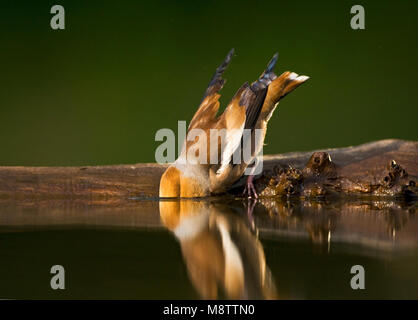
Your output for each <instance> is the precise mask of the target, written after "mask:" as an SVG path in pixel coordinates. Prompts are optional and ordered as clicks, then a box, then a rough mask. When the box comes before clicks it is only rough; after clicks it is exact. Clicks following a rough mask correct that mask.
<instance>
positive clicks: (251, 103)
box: [241, 53, 279, 129]
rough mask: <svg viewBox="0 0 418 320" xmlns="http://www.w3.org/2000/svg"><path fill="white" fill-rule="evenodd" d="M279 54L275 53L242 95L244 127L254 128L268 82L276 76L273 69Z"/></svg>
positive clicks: (265, 94)
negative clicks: (244, 110)
mask: <svg viewBox="0 0 418 320" xmlns="http://www.w3.org/2000/svg"><path fill="white" fill-rule="evenodd" d="M278 57H279V55H278V54H277V53H276V54H275V55H274V56H273V58H272V59H271V60H270V62H269V63H268V65H267V68H266V69H265V70H264V72H263V73H262V74H261V76H260V77H259V78H258V79H257V80H256V81H254V82H253V83H252V84H251V86H250V90H247V92H245V94H244V95H243V96H242V99H241V104H242V105H244V106H245V107H246V116H247V118H246V121H245V129H254V127H255V124H256V123H257V120H258V118H259V116H260V112H261V109H262V107H263V104H264V101H265V99H266V96H267V91H268V87H269V85H270V83H271V82H272V81H273V80H274V79H275V78H277V76H276V75H275V74H274V72H273V69H274V67H275V65H276V62H277V59H278Z"/></svg>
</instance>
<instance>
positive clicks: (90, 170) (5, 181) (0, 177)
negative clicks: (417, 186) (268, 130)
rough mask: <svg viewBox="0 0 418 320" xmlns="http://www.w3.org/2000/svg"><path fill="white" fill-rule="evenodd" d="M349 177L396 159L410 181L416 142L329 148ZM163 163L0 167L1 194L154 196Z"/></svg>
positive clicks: (377, 170) (303, 155)
mask: <svg viewBox="0 0 418 320" xmlns="http://www.w3.org/2000/svg"><path fill="white" fill-rule="evenodd" d="M323 151H326V152H328V153H329V154H330V155H331V157H332V159H333V161H334V162H335V163H336V164H337V165H338V166H339V173H340V174H341V175H343V176H344V177H345V178H347V179H351V180H352V181H355V180H364V179H365V178H370V179H380V176H382V177H383V175H384V174H385V172H386V170H387V166H388V163H390V161H391V160H395V161H396V162H397V163H399V164H400V165H401V166H402V168H404V169H405V170H406V171H407V172H408V176H409V177H410V178H411V179H412V180H414V179H415V180H416V178H417V176H418V142H416V141H415V142H412V141H402V140H381V141H376V142H371V143H367V144H363V145H360V146H356V147H349V148H340V149H328V150H323ZM311 155H312V152H292V153H287V154H283V155H274V156H265V157H264V169H265V170H271V169H272V168H273V167H275V166H277V165H282V166H283V165H289V164H291V165H292V166H293V167H295V168H299V169H302V168H304V167H305V165H306V163H307V162H308V160H309V158H310V157H311ZM166 167H167V166H166V165H158V164H134V165H114V166H88V167H0V197H14V198H28V197H49V198H51V197H65V198H89V199H97V198H103V197H105V198H108V197H122V198H129V197H148V198H151V197H158V186H159V180H160V177H161V174H162V173H163V172H164V170H165V168H166Z"/></svg>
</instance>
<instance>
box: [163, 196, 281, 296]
mask: <svg viewBox="0 0 418 320" xmlns="http://www.w3.org/2000/svg"><path fill="white" fill-rule="evenodd" d="M232 211H233V210H232V208H231V207H228V206H226V205H221V204H214V203H208V202H202V201H186V200H184V201H174V200H173V201H162V202H160V216H161V221H162V222H163V223H164V225H165V226H166V227H167V228H168V229H170V230H171V231H172V232H173V233H174V234H175V236H176V237H177V239H178V240H179V242H180V245H181V250H182V253H183V258H184V261H185V264H186V266H187V270H188V273H189V277H190V280H191V282H192V283H193V285H194V287H195V288H196V290H197V291H198V292H199V294H200V295H201V297H202V298H205V299H216V298H220V297H221V298H222V297H223V296H224V297H225V298H228V299H275V298H277V293H276V288H275V285H274V281H273V279H272V276H271V273H270V270H269V269H268V267H267V265H266V259H265V256H264V251H263V247H262V245H261V243H260V241H259V240H258V239H257V238H256V237H255V236H254V235H253V234H252V233H251V231H250V230H249V228H248V227H247V225H246V223H245V222H244V221H243V218H241V217H240V216H239V215H238V214H237V213H234V212H232Z"/></svg>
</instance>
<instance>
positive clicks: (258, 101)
mask: <svg viewBox="0 0 418 320" xmlns="http://www.w3.org/2000/svg"><path fill="white" fill-rule="evenodd" d="M277 58H278V54H277V53H276V54H275V55H274V56H273V58H272V59H271V60H270V62H269V63H268V65H267V68H266V69H265V70H264V72H263V73H262V74H261V76H260V77H259V78H258V79H257V80H256V81H254V82H253V83H252V84H251V85H248V84H244V85H243V86H242V87H241V88H240V90H238V92H237V94H236V95H235V97H234V98H233V99H232V101H231V103H230V105H229V106H228V108H227V109H226V110H225V112H224V113H223V114H222V116H221V117H220V121H219V123H220V124H221V125H223V127H225V128H226V129H227V132H226V139H225V140H226V144H225V145H223V148H222V154H221V167H220V168H219V169H218V170H217V174H221V173H222V172H223V171H224V170H225V169H226V168H227V167H228V166H229V164H230V163H231V160H232V159H233V156H234V153H236V152H240V151H241V147H242V146H243V142H242V140H243V138H244V136H243V132H244V129H250V130H251V129H254V127H255V124H256V123H257V120H258V118H259V116H260V112H261V109H262V107H263V104H264V100H265V98H266V96H267V91H268V86H269V85H270V83H271V82H272V81H273V80H274V79H275V78H276V75H275V74H274V72H273V68H274V66H275V65H276V62H277ZM243 113H244V115H243ZM222 120H224V121H222ZM241 158H242V157H241ZM241 161H242V159H241Z"/></svg>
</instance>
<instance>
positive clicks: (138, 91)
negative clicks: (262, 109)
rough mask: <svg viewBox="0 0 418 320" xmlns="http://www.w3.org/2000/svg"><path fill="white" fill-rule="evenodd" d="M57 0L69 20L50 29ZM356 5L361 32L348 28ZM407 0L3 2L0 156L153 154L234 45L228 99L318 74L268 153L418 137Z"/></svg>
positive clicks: (273, 136) (17, 159)
mask: <svg viewBox="0 0 418 320" xmlns="http://www.w3.org/2000/svg"><path fill="white" fill-rule="evenodd" d="M54 4H61V5H63V6H64V8H65V11H66V29H65V30H58V31H56V30H52V29H51V28H50V19H51V17H52V15H51V14H50V8H51V7H52V5H54ZM354 4H362V5H363V6H364V8H365V12H366V29H365V30H352V29H351V27H350V19H351V16H352V15H351V14H350V8H351V6H352V5H354ZM417 9H418V3H417V2H412V1H396V2H394V1H375V2H365V1H361V2H358V3H357V2H356V3H354V2H353V1H321V2H314V1H278V0H275V1H263V2H262V3H257V2H255V1H247V0H240V1H234V2H232V1H228V2H226V1H148V2H146V3H145V2H139V1H117V2H116V1H112V2H104V1H59V2H56V1H9V2H7V3H6V2H2V3H1V4H0V40H1V41H0V61H1V63H0V65H1V67H0V165H96V164H116V163H136V162H153V161H154V152H155V149H156V147H157V146H158V145H159V144H160V142H156V141H155V140H154V136H155V133H156V131H157V130H158V129H160V128H171V129H173V130H177V120H187V121H189V120H190V119H191V117H192V115H193V113H194V111H195V110H196V109H197V106H198V103H199V102H200V100H201V97H202V94H203V92H204V90H205V88H206V86H207V84H208V82H209V80H210V77H211V76H212V74H213V72H214V70H215V68H216V67H217V65H218V64H219V63H220V62H221V61H222V59H223V58H224V56H225V55H226V53H227V52H228V51H229V50H230V48H232V47H234V48H235V49H236V56H235V57H234V59H233V61H232V64H231V66H230V68H229V69H228V70H227V72H226V78H227V79H228V82H227V84H226V86H225V88H224V89H223V91H222V93H223V97H222V99H221V102H222V103H223V104H225V103H227V102H228V100H229V99H230V98H231V97H232V95H233V94H234V92H235V90H237V89H238V87H239V86H240V85H241V84H242V83H243V82H245V81H247V80H248V81H252V80H254V79H255V78H256V77H257V76H258V75H259V74H260V73H261V71H262V70H263V69H264V67H265V65H266V63H267V62H268V60H269V59H270V57H271V56H272V55H273V54H274V52H276V51H278V52H279V54H280V58H279V62H278V66H277V68H276V73H280V72H282V71H285V70H291V71H295V72H297V73H300V74H305V75H309V76H310V77H311V80H310V81H309V82H308V83H307V84H306V85H304V86H302V87H301V88H298V89H297V90H296V91H295V92H294V93H292V94H291V95H289V96H288V97H286V99H284V100H283V102H282V103H281V105H280V109H279V110H278V112H276V113H275V115H274V116H273V118H272V120H271V122H270V126H269V131H268V134H267V138H266V143H267V146H266V147H265V149H264V152H265V153H281V152H288V151H299V150H311V149H317V148H327V147H341V146H347V145H355V144H360V143H364V142H368V141H371V140H376V139H384V138H402V139H409V140H418V134H417V125H416V119H417V115H418V111H417V100H416V93H417V90H416V89H417V71H418V63H417V57H418V50H417V48H418V47H417V41H416V39H417V19H418V10H417Z"/></svg>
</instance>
